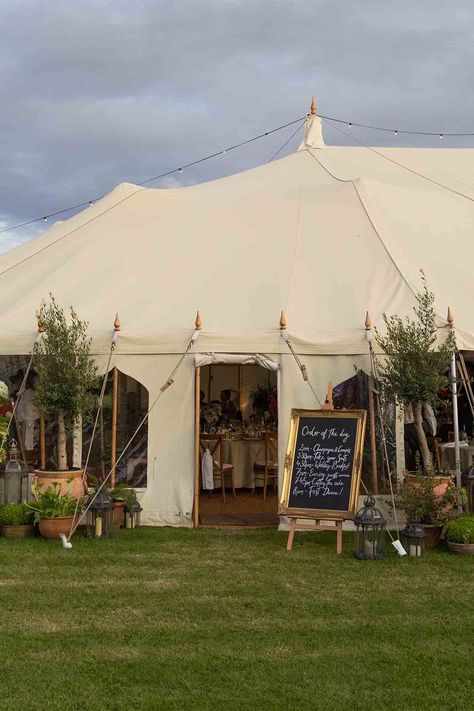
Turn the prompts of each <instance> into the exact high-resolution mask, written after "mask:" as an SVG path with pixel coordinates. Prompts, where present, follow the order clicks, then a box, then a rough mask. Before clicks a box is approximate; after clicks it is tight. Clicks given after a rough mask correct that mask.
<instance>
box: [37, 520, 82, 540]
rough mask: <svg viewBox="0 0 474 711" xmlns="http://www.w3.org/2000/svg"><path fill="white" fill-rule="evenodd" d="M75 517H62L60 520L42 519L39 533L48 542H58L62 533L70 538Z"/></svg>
mask: <svg viewBox="0 0 474 711" xmlns="http://www.w3.org/2000/svg"><path fill="white" fill-rule="evenodd" d="M73 521H74V516H60V517H58V518H42V519H41V520H40V522H39V524H38V528H39V532H40V533H41V535H42V536H43V538H47V539H48V541H52V540H55V541H57V540H58V538H59V534H60V533H65V534H66V536H69V531H70V530H71V526H72V522H73Z"/></svg>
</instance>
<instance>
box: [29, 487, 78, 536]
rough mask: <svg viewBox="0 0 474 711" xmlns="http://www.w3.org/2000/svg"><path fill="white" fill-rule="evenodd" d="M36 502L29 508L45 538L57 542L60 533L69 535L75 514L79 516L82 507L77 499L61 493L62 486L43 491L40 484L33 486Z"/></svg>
mask: <svg viewBox="0 0 474 711" xmlns="http://www.w3.org/2000/svg"><path fill="white" fill-rule="evenodd" d="M32 491H33V496H34V501H30V502H28V503H27V506H28V507H29V508H31V509H32V510H33V512H34V520H35V523H38V528H39V532H40V533H41V535H42V536H43V538H47V539H48V540H53V539H54V540H57V538H58V536H59V534H60V533H65V534H66V535H69V532H70V530H71V528H72V525H73V522H74V516H75V514H77V515H79V514H80V511H81V505H80V503H79V501H78V499H77V498H75V497H73V496H71V495H70V494H63V493H61V485H60V484H58V483H56V484H53V485H52V486H49V487H48V488H47V489H46V490H43V488H42V487H41V486H39V485H38V484H34V485H33V486H32Z"/></svg>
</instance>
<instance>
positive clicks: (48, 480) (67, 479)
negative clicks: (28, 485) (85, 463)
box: [35, 469, 87, 499]
mask: <svg viewBox="0 0 474 711" xmlns="http://www.w3.org/2000/svg"><path fill="white" fill-rule="evenodd" d="M35 477H36V481H37V483H38V485H39V486H41V487H42V488H43V490H44V491H46V489H47V488H48V487H49V486H53V485H54V484H61V491H60V493H61V494H63V495H64V494H70V495H71V496H73V497H74V498H75V499H81V498H82V497H83V496H85V495H86V494H87V490H85V488H84V485H83V483H82V469H71V470H70V471H67V472H57V471H46V470H44V471H43V470H41V469H38V470H36V471H35Z"/></svg>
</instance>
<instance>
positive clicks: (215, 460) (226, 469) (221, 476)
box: [199, 435, 237, 502]
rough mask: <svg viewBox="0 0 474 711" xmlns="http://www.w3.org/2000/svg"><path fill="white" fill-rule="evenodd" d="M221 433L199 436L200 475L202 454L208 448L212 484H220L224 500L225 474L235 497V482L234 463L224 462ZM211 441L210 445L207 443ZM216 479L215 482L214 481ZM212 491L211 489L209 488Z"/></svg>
mask: <svg viewBox="0 0 474 711" xmlns="http://www.w3.org/2000/svg"><path fill="white" fill-rule="evenodd" d="M223 439H224V438H223V436H222V435H206V436H205V437H201V438H200V440H199V447H200V450H201V475H202V455H203V454H204V453H205V451H206V449H209V451H210V453H211V457H212V479H213V483H214V486H216V483H217V486H220V487H221V490H222V498H223V500H224V502H225V478H226V476H227V477H229V479H230V486H231V489H232V494H233V496H234V497H236V496H237V495H236V493H235V484H234V465H233V464H229V463H228V462H224V457H223V451H222V442H223ZM210 443H213V444H212V446H211V447H209V444H210ZM216 480H217V482H216ZM211 492H212V489H211Z"/></svg>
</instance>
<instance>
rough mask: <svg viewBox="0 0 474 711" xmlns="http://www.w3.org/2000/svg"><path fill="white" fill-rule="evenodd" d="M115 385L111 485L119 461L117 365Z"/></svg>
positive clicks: (113, 392) (113, 395) (112, 485)
mask: <svg viewBox="0 0 474 711" xmlns="http://www.w3.org/2000/svg"><path fill="white" fill-rule="evenodd" d="M113 377H114V379H113V385H112V442H111V454H110V468H111V470H112V474H111V475H110V486H111V487H112V489H113V488H114V487H115V463H116V461H117V413H118V370H117V367H115V368H114V370H113Z"/></svg>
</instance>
